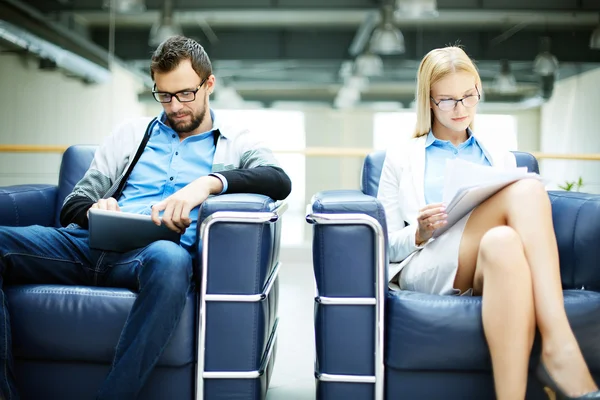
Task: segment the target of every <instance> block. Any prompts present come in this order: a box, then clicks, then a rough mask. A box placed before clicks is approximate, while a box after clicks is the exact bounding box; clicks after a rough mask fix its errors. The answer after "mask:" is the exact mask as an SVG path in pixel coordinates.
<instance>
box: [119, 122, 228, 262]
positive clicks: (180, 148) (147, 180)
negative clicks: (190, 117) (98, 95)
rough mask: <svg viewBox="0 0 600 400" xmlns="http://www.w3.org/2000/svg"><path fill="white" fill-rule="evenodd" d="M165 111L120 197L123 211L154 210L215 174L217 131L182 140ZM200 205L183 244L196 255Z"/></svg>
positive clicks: (192, 217)
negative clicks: (195, 182) (213, 168)
mask: <svg viewBox="0 0 600 400" xmlns="http://www.w3.org/2000/svg"><path fill="white" fill-rule="evenodd" d="M164 121H165V114H164V113H162V114H161V116H160V118H159V119H158V120H157V121H156V122H154V126H152V127H151V128H150V131H151V132H152V133H151V136H150V138H149V140H148V143H147V145H146V147H145V149H144V152H143V153H142V155H141V157H140V159H139V160H138V162H137V164H136V165H135V167H134V168H133V171H132V172H131V175H130V176H129V179H128V180H127V184H126V185H125V188H124V190H123V194H122V196H121V197H120V199H119V202H118V203H119V207H120V208H121V211H124V212H131V213H137V214H147V215H150V214H151V213H152V206H153V205H154V204H156V203H158V202H160V201H162V200H164V199H166V198H167V197H169V196H170V195H172V194H173V193H175V192H176V191H178V190H180V189H182V188H183V187H185V186H186V185H188V184H189V183H190V182H192V181H194V180H196V179H198V178H199V177H201V176H206V175H208V174H210V173H211V169H212V162H213V157H214V154H215V148H216V146H215V141H214V136H213V131H208V132H204V133H202V134H199V135H194V136H190V137H187V138H185V139H184V140H182V141H181V140H180V139H179V135H177V133H176V132H175V131H174V130H173V129H171V128H170V127H168V126H167V125H166V124H165V123H164ZM198 210H199V206H198V207H196V208H194V209H193V210H192V211H191V212H190V218H191V220H192V224H191V225H190V226H189V227H188V228H187V229H186V231H185V233H184V234H183V235H182V236H181V245H182V246H183V247H184V248H185V249H186V250H188V251H190V252H191V253H192V254H194V250H195V249H194V243H195V242H196V221H197V220H198ZM161 216H162V213H161Z"/></svg>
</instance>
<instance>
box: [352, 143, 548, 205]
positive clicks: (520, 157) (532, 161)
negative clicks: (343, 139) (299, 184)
mask: <svg viewBox="0 0 600 400" xmlns="http://www.w3.org/2000/svg"><path fill="white" fill-rule="evenodd" d="M512 153H513V154H514V155H515V158H516V159H517V166H518V167H527V170H528V171H529V172H535V173H538V174H539V172H540V169H539V166H538V162H537V159H536V158H535V157H534V156H533V155H532V154H530V153H527V152H523V151H513V152H512ZM384 160H385V151H375V152H373V153H371V154H369V155H367V157H366V158H365V162H364V163H363V169H362V176H361V180H360V188H361V190H362V192H363V193H364V194H366V195H369V196H373V197H377V190H378V189H379V178H380V177H381V169H382V168H383V161H384Z"/></svg>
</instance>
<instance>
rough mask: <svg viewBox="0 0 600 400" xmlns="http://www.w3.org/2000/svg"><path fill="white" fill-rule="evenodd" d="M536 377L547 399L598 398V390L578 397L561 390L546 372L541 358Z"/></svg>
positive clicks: (599, 393)
mask: <svg viewBox="0 0 600 400" xmlns="http://www.w3.org/2000/svg"><path fill="white" fill-rule="evenodd" d="M537 377H538V379H539V380H540V382H542V385H544V390H545V391H546V394H547V395H548V399H549V400H578V399H580V400H592V399H598V400H600V390H597V391H595V392H590V393H586V394H584V395H583V396H579V397H569V396H567V395H566V394H565V393H564V392H563V391H562V390H560V389H559V387H558V385H557V384H556V382H554V379H552V377H551V376H550V374H549V373H548V370H547V369H546V366H545V365H544V363H543V362H542V361H541V360H540V363H539V364H538V367H537Z"/></svg>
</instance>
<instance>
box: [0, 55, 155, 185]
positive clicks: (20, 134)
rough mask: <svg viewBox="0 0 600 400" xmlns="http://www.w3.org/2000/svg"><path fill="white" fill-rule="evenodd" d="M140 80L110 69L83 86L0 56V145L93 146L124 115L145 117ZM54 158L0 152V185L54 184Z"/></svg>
mask: <svg viewBox="0 0 600 400" xmlns="http://www.w3.org/2000/svg"><path fill="white" fill-rule="evenodd" d="M141 89H142V83H141V80H140V79H139V78H138V77H137V76H134V75H133V74H131V73H130V72H128V71H127V70H125V69H123V68H121V67H119V66H115V67H114V68H113V74H112V79H111V80H110V81H109V82H108V83H105V84H100V85H86V84H84V83H82V82H81V81H79V80H78V79H75V78H68V77H66V76H65V75H64V74H63V73H62V72H56V71H52V72H50V71H42V70H39V69H38V64H37V61H36V60H35V59H32V58H25V57H22V56H18V55H14V54H2V55H0V93H2V97H1V100H0V121H2V125H1V128H0V143H1V144H31V145H71V144H80V143H81V144H98V143H100V142H101V141H102V139H103V138H104V137H105V136H107V135H108V134H110V132H111V130H112V128H113V127H114V126H115V125H116V124H118V123H120V122H121V121H123V120H124V119H125V118H128V117H135V116H140V115H145V109H144V107H142V106H141V105H140V104H139V103H138V98H137V94H138V92H139V91H140V90H141ZM60 158H61V156H60V155H59V154H43V153H42V154H29V153H27V154H26V153H21V154H18V153H0V186H4V185H11V184H20V183H56V182H57V179H58V172H59V166H60Z"/></svg>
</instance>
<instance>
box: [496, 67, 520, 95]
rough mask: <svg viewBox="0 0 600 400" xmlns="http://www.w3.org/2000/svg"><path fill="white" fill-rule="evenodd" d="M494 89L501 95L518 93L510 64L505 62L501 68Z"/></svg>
mask: <svg viewBox="0 0 600 400" xmlns="http://www.w3.org/2000/svg"><path fill="white" fill-rule="evenodd" d="M494 88H495V89H496V90H497V91H498V92H500V93H505V94H506V93H515V92H516V91H517V81H516V79H515V76H514V75H513V74H512V72H511V71H510V64H509V63H508V61H507V60H503V61H502V64H501V66H500V73H499V74H498V75H497V76H496V79H495V80H494Z"/></svg>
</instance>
